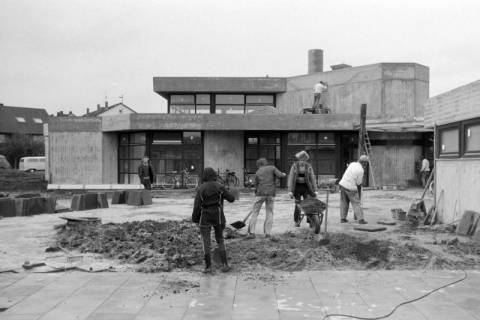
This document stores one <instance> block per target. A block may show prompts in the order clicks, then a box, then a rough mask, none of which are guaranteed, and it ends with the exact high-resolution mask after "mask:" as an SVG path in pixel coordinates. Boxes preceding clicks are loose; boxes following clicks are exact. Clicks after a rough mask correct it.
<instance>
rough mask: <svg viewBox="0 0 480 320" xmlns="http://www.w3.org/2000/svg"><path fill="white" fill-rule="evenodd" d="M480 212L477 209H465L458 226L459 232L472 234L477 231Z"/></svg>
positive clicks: (460, 233) (465, 234) (463, 234)
mask: <svg viewBox="0 0 480 320" xmlns="http://www.w3.org/2000/svg"><path fill="white" fill-rule="evenodd" d="M479 219H480V214H478V213H477V212H475V211H470V210H465V212H464V213H463V216H462V219H460V222H459V223H458V226H457V234H459V235H462V236H471V235H473V234H474V233H475V230H476V228H477V224H478V221H479Z"/></svg>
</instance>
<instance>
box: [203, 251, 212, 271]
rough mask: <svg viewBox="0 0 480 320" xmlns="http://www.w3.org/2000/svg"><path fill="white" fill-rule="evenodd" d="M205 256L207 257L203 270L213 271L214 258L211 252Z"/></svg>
mask: <svg viewBox="0 0 480 320" xmlns="http://www.w3.org/2000/svg"><path fill="white" fill-rule="evenodd" d="M204 258H205V270H203V273H212V258H211V257H210V255H209V254H206V255H205V256H204Z"/></svg>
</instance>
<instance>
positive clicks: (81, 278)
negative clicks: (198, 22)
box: [4, 273, 93, 314]
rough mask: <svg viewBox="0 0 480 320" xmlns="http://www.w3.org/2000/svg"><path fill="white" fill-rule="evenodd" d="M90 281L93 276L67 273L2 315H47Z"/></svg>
mask: <svg viewBox="0 0 480 320" xmlns="http://www.w3.org/2000/svg"><path fill="white" fill-rule="evenodd" d="M91 279H93V276H92V275H91V274H88V273H67V274H65V275H64V276H62V277H60V278H58V279H56V281H53V282H51V283H49V284H48V285H46V286H44V287H43V288H41V289H40V290H38V291H37V292H35V293H34V294H32V295H30V296H28V297H27V298H25V299H24V300H22V301H21V302H20V303H18V304H16V305H14V306H13V307H12V308H9V309H8V310H7V311H5V312H4V314H44V313H47V312H48V311H50V310H51V309H52V308H54V307H55V306H56V305H57V304H59V303H60V302H62V301H63V300H64V299H65V298H66V297H68V296H69V295H70V294H72V293H73V292H74V291H76V290H78V288H79V287H81V286H83V285H84V284H86V283H87V282H88V281H90V280H91Z"/></svg>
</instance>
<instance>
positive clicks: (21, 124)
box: [0, 103, 48, 145]
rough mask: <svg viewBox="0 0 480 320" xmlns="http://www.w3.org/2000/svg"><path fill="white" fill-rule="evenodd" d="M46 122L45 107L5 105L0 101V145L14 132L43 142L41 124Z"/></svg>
mask: <svg viewBox="0 0 480 320" xmlns="http://www.w3.org/2000/svg"><path fill="white" fill-rule="evenodd" d="M44 123H48V114H47V111H46V110H45V109H40V108H24V107H11V106H5V105H3V104H1V103H0V145H1V144H5V143H7V142H8V141H9V140H10V139H11V138H12V136H13V135H14V134H25V135H28V136H30V137H31V138H32V139H33V140H34V141H40V142H43V124H44Z"/></svg>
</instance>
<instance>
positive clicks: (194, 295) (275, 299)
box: [0, 270, 480, 320]
mask: <svg viewBox="0 0 480 320" xmlns="http://www.w3.org/2000/svg"><path fill="white" fill-rule="evenodd" d="M461 277H463V272H462V271H432V270H429V271H408V270H406V271H385V270H382V271H310V272H296V273H285V274H282V276H281V280H279V281H258V280H251V279H248V278H245V277H244V276H242V275H236V274H231V275H218V274H217V275H213V276H203V275H201V274H198V275H191V274H190V275H187V274H185V273H184V274H182V273H169V274H147V275H145V274H137V273H101V274H92V273H81V272H68V273H63V274H59V273H57V274H23V275H21V276H19V275H15V274H0V308H1V309H0V310H4V311H2V312H0V319H2V320H3V319H6V320H13V319H16V320H27V319H28V320H47V319H48V320H49V319H62V320H63V319H77V320H82V319H85V320H97V319H102V320H109V319H115V320H130V319H131V320H149V319H182V320H183V319H189V320H191V319H259V318H261V319H272V320H273V319H275V320H277V319H281V320H285V319H300V318H301V319H322V318H323V317H324V316H325V315H326V314H328V313H342V314H351V315H357V316H362V317H378V316H381V315H383V314H387V313H388V312H390V310H392V308H394V307H395V306H396V305H397V304H399V303H401V302H404V301H406V300H409V299H412V298H416V297H419V296H421V295H423V294H425V293H426V292H428V290H431V289H434V288H436V287H440V286H442V285H444V284H446V283H448V282H451V281H453V280H456V279H460V278H461ZM172 279H176V280H175V281H178V280H179V279H189V280H191V279H194V282H195V283H198V284H199V286H198V285H195V286H193V287H190V288H186V289H182V290H176V291H175V292H177V293H175V294H174V293H173V289H172V288H173V287H172V283H174V282H175V281H173V280H172ZM172 281H173V282H172ZM182 281H183V280H182ZM185 281H186V280H185ZM187 283H188V282H187ZM479 284H480V272H479V271H468V277H467V279H466V280H465V281H463V282H460V283H457V284H455V285H453V286H451V287H448V288H445V289H442V290H440V291H438V292H436V293H433V294H431V295H430V296H428V297H426V298H424V299H422V300H420V301H417V302H414V303H411V304H408V305H405V306H402V307H400V308H399V309H398V310H397V311H396V312H395V313H394V314H393V315H392V316H390V317H388V318H387V319H421V320H428V319H436V320H441V319H471V320H479V319H480V316H479V315H480V312H479V311H480V310H479V306H480V298H478V297H480V286H479ZM329 319H346V318H345V317H340V316H338V317H330V318H329Z"/></svg>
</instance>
